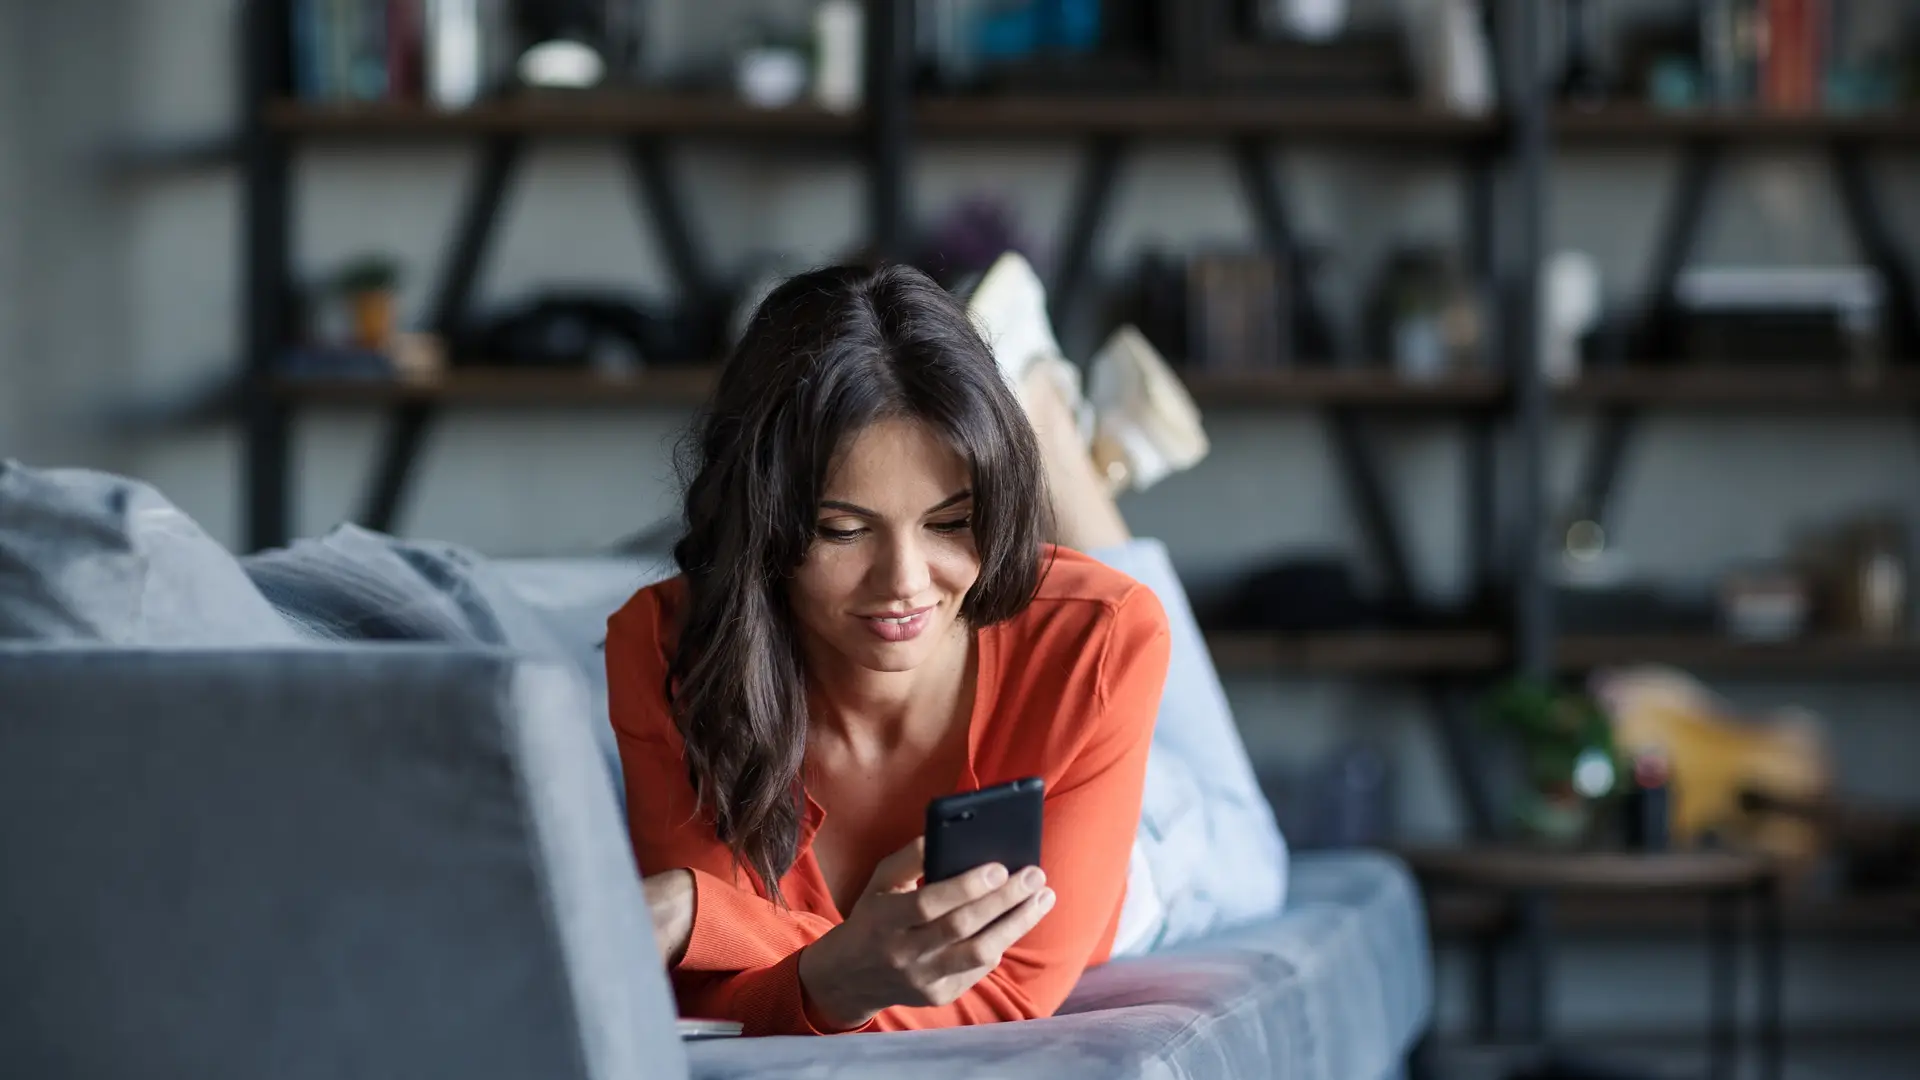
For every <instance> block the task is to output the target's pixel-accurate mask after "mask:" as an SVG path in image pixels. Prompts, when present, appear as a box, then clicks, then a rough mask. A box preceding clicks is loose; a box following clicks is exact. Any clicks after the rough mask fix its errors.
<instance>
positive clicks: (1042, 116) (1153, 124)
mask: <svg viewBox="0 0 1920 1080" xmlns="http://www.w3.org/2000/svg"><path fill="white" fill-rule="evenodd" d="M915 116H916V121H917V125H918V128H919V131H920V132H921V133H922V134H926V135H935V136H942V135H944V136H994V135H1018V136H1034V135H1049V136H1058V135H1086V134H1111V135H1143V136H1170V137H1179V136H1220V135H1291V136H1299V137H1303V138H1315V139H1331V140H1352V139H1397V140H1415V141H1420V142H1443V143H1445V142H1475V141H1481V140H1489V139H1492V138H1494V137H1495V136H1497V135H1498V134H1500V132H1501V130H1502V128H1503V124H1502V122H1501V121H1500V120H1499V119H1498V118H1497V117H1491V116H1487V117H1480V116H1466V115H1462V114H1459V113H1449V112H1441V111H1439V110H1434V109H1426V108H1422V107H1421V106H1419V105H1417V104H1415V103H1413V102H1405V101H1394V100H1382V101H1300V100H1288V99H1284V98H1258V97H1240V98H1221V97H1198V96H1195V97H1170V96H1165V95H1140V96H1124V95H1114V96H1107V97H1098V98H1093V97H1086V98H1076V97H1058V98H1056V97H950V98H928V99H924V100H922V101H921V102H920V103H919V104H918V105H917V106H916V113H915Z"/></svg>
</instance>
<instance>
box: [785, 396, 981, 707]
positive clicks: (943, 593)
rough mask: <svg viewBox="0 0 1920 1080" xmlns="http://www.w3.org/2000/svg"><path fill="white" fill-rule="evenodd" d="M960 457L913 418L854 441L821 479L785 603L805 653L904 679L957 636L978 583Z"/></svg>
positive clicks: (884, 424) (968, 481)
mask: <svg viewBox="0 0 1920 1080" xmlns="http://www.w3.org/2000/svg"><path fill="white" fill-rule="evenodd" d="M972 482H973V478H972V475H971V473H970V471H969V470H968V468H967V465H966V462H965V460H963V459H962V458H961V456H960V455H959V454H958V453H956V452H955V451H954V450H953V448H952V447H950V446H948V445H947V443H946V442H945V441H944V440H942V439H941V438H940V436H939V435H938V434H937V433H936V432H934V431H933V430H932V429H930V428H928V427H927V426H926V425H925V424H922V423H920V422H919V421H917V420H882V421H880V422H878V423H875V424H873V425H872V426H870V427H868V428H866V429H865V430H863V431H861V432H860V433H859V434H857V435H855V436H854V438H853V439H852V440H851V442H850V443H849V444H848V445H847V446H846V447H845V448H844V449H843V450H842V451H841V452H840V454H839V458H838V460H837V461H836V463H835V465H834V467H833V470H832V472H831V474H830V475H829V476H828V477H827V483H826V490H825V492H824V497H823V498H822V499H821V501H820V506H819V508H818V511H819V512H818V514H817V515H816V516H815V518H814V525H815V530H816V531H815V534H814V540H813V546H812V547H810V548H809V549H808V550H807V556H806V559H805V561H803V562H802V563H801V564H800V569H799V571H798V572H796V573H795V575H794V578H793V583H792V585H791V587H790V588H791V599H792V603H793V611H794V615H795V618H796V619H797V620H798V621H799V624H800V629H801V633H802V634H803V635H805V637H806V638H807V645H808V650H807V651H808V653H809V654H810V655H816V656H823V655H832V656H838V657H839V658H841V659H843V660H845V661H846V662H847V663H849V664H852V665H854V666H856V667H859V668H864V669H866V670H869V671H911V670H912V669H914V668H916V667H918V666H920V665H921V664H922V663H924V662H925V661H926V660H927V659H928V658H929V657H932V656H934V655H936V654H937V653H938V652H939V651H940V650H941V649H942V648H944V647H949V646H951V644H952V642H953V641H954V640H955V638H956V636H957V630H958V624H959V618H960V603H961V601H962V600H964V599H966V595H967V590H969V589H971V588H972V587H973V583H974V581H975V579H977V578H978V577H979V576H980V555H979V552H978V551H976V550H975V548H974V544H973V531H972V527H971V521H972V515H973V493H972V491H971V490H969V489H970V488H971V486H972Z"/></svg>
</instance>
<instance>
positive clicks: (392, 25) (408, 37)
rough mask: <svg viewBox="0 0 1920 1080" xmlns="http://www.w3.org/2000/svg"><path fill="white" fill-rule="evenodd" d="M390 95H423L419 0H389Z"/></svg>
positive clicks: (398, 97)
mask: <svg viewBox="0 0 1920 1080" xmlns="http://www.w3.org/2000/svg"><path fill="white" fill-rule="evenodd" d="M387 96H388V97H389V98H392V99H394V100H396V101H416V100H418V99H419V97H420V11H419V0H387Z"/></svg>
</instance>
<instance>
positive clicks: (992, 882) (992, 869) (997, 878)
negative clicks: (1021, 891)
mask: <svg viewBox="0 0 1920 1080" xmlns="http://www.w3.org/2000/svg"><path fill="white" fill-rule="evenodd" d="M1006 880H1007V868H1006V867H1004V866H1001V865H1000V864H999V863H994V864H993V865H992V866H989V867H987V887H988V888H990V889H997V888H999V887H1000V884H1001V882H1004V881H1006Z"/></svg>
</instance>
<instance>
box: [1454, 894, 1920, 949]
mask: <svg viewBox="0 0 1920 1080" xmlns="http://www.w3.org/2000/svg"><path fill="white" fill-rule="evenodd" d="M1552 919H1553V925H1554V926H1555V927H1556V928H1558V929H1559V930H1561V931H1574V932H1586V933H1596V934H1608V933H1621V934H1648V933H1656V934H1657V933H1673V934H1694V933H1704V932H1705V931H1706V929H1707V902H1706V901H1705V900H1704V899H1701V898H1699V897H1686V896H1632V895H1627V896H1623V895H1620V894H1618V893H1614V894H1609V895H1607V896H1592V895H1587V896H1582V895H1569V896H1565V897H1563V898H1562V899H1561V900H1560V901H1559V902H1558V903H1556V904H1554V905H1553V911H1552ZM1511 920H1512V907H1511V906H1510V905H1509V904H1508V902H1507V901H1505V900H1503V899H1502V898H1500V897H1498V896H1493V895H1489V894H1485V893H1468V892H1462V891H1459V890H1452V889H1444V890H1443V889H1434V890H1430V891H1429V895H1428V897H1427V922H1428V925H1429V926H1430V927H1431V928H1432V931H1433V935H1434V936H1435V937H1437V938H1459V937H1473V936H1479V935H1483V934H1491V933H1497V932H1499V931H1500V930H1502V929H1504V928H1507V927H1509V926H1511V925H1512V922H1511ZM1780 921H1781V925H1782V926H1783V928H1784V929H1785V930H1786V931H1787V932H1788V933H1792V934H1802V935H1809V934H1823V935H1836V936H1837V935H1856V934H1857V935H1871V934H1878V935H1890V934H1901V935H1907V934H1915V933H1920V893H1887V894H1882V895H1867V896H1848V897H1834V898H1820V899H1813V898H1806V899H1789V900H1786V901H1784V902H1783V903H1782V905H1781V912H1780Z"/></svg>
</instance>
